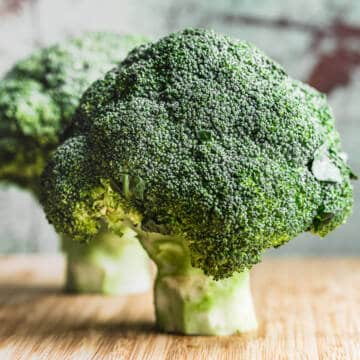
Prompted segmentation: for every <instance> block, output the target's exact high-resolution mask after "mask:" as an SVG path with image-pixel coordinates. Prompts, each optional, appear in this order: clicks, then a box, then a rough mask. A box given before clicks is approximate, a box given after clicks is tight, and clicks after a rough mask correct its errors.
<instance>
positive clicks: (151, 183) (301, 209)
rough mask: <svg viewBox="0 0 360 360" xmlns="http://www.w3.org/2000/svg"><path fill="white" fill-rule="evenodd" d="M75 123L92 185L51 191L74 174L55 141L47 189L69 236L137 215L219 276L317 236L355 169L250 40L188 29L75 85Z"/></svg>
mask: <svg viewBox="0 0 360 360" xmlns="http://www.w3.org/2000/svg"><path fill="white" fill-rule="evenodd" d="M75 122H76V123H78V124H85V126H84V127H83V128H81V126H80V127H78V132H77V133H78V134H82V135H83V136H84V137H85V138H86V143H87V144H88V145H87V146H89V148H90V149H91V152H90V153H89V159H88V161H87V162H88V163H89V164H91V165H90V166H91V167H92V168H94V169H96V171H97V174H98V175H97V179H98V185H97V186H94V187H93V190H92V191H89V190H88V188H86V190H84V191H83V185H82V184H79V185H80V187H78V186H76V187H75V189H76V191H75V192H71V194H74V193H75V194H76V196H72V197H70V198H69V197H68V195H65V196H66V198H65V199H63V200H62V201H58V200H56V199H57V197H58V196H63V194H67V191H66V190H64V189H63V187H62V186H60V187H59V186H58V184H59V185H62V184H67V183H68V182H72V181H74V180H72V179H69V180H65V179H66V178H67V177H68V176H69V175H70V177H71V178H72V177H74V176H75V175H74V174H73V173H68V172H67V170H66V169H67V168H68V167H69V165H68V164H67V160H64V159H63V158H64V156H63V155H60V153H61V152H62V151H64V150H63V147H60V148H59V149H58V150H57V151H56V152H55V156H54V159H53V160H52V163H51V165H50V167H49V168H48V170H47V171H46V173H45V177H44V188H45V196H44V199H43V203H44V205H45V209H46V211H47V214H48V217H49V220H50V221H51V222H53V223H54V224H55V226H56V227H57V228H58V229H66V232H68V233H69V234H71V235H74V234H75V235H77V236H78V237H81V233H82V232H84V233H86V236H88V234H89V233H91V232H92V230H88V229H91V228H92V226H98V225H96V224H98V223H103V222H105V223H108V224H109V225H108V226H111V227H112V226H113V225H114V224H116V222H117V221H118V222H121V221H133V224H134V226H136V225H138V224H139V222H140V221H141V229H140V230H138V231H139V233H144V232H145V233H158V234H159V235H161V236H165V237H168V238H169V239H172V240H170V241H173V242H177V243H178V242H179V241H178V240H179V239H181V241H180V243H181V244H184V243H185V244H186V246H185V247H186V248H187V249H188V250H186V251H187V252H186V253H187V254H188V256H189V258H190V260H191V264H192V265H193V266H194V267H196V268H200V269H202V270H203V271H204V273H205V274H206V275H211V276H213V277H214V278H215V279H221V278H226V277H229V276H231V275H232V274H234V273H235V272H241V271H243V270H245V269H248V268H251V267H252V266H253V265H254V264H256V263H258V262H259V261H260V259H261V255H262V253H263V252H264V250H265V249H267V248H270V247H277V246H280V245H282V244H284V243H285V242H287V241H289V240H290V239H292V238H294V237H295V236H297V235H298V234H300V233H302V232H304V231H312V232H315V233H317V234H319V235H321V236H323V235H326V234H327V233H328V232H329V231H331V230H333V229H334V228H336V227H337V226H338V225H340V224H342V223H343V222H344V221H345V219H346V218H347V216H348V215H349V213H350V212H351V207H352V186H351V183H350V178H351V171H350V170H349V168H348V166H347V164H346V162H345V160H344V157H343V154H342V152H341V144H340V139H339V134H338V133H337V131H336V129H335V125H334V118H333V115H332V113H331V110H330V108H329V106H328V104H327V102H326V99H325V97H324V96H323V95H321V94H320V93H318V92H317V91H316V90H314V89H312V88H310V87H308V86H306V85H303V84H302V83H300V82H297V81H294V80H293V79H291V78H290V77H289V76H288V75H287V74H286V73H285V71H284V70H283V69H282V68H281V67H280V66H279V65H278V64H276V63H275V62H273V61H272V60H271V59H269V58H268V57H267V56H266V55H264V54H263V53H262V52H261V51H259V50H258V49H257V48H256V47H254V46H253V45H251V44H249V43H246V42H241V41H236V40H233V39H230V38H228V37H225V36H221V35H218V34H216V33H214V32H211V31H206V30H192V29H190V30H184V31H182V32H179V33H174V34H171V35H169V36H167V37H165V38H163V39H161V40H160V41H158V42H155V43H153V44H148V45H145V46H141V47H138V48H136V49H135V50H133V51H132V52H131V53H130V54H129V55H128V57H127V58H126V59H125V60H124V61H123V62H122V63H121V64H120V66H119V67H118V68H116V69H113V70H111V71H110V72H108V73H107V74H106V76H105V77H104V79H102V80H99V81H97V82H95V83H94V84H93V85H92V86H91V87H90V89H89V90H88V91H87V92H86V93H85V94H84V96H83V97H82V99H81V102H80V105H79V109H78V111H77V114H76V119H75ZM63 146H65V144H64V145H63ZM58 154H59V155H58ZM65 158H67V157H65ZM58 164H60V165H61V166H62V167H61V171H57V170H55V169H57V168H58ZM69 168H71V166H70V167H69ZM94 189H95V190H94ZM105 193H106V196H104V195H103V194H105ZM88 194H91V195H88ZM71 199H74V201H73V202H72V200H71ZM84 199H85V201H84ZM105 199H106V200H105ZM109 199H111V205H110V206H108V205H107V202H109V201H110V200H109ZM69 204H72V205H71V211H69V212H68V213H66V212H67V211H68V209H69ZM54 205H55V206H54ZM79 208H81V211H80V212H78V211H77V209H79ZM84 214H86V216H84ZM131 219H133V220H131ZM89 221H90V223H91V224H92V225H91V226H90V225H89V224H88V222H89ZM161 236H160V239H162V238H161ZM163 240H164V239H163ZM163 240H162V241H163Z"/></svg>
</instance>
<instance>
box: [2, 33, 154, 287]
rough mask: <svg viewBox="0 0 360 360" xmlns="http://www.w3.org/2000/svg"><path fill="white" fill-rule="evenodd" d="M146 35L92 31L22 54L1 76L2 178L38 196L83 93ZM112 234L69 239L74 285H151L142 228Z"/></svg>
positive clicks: (70, 282) (69, 268)
mask: <svg viewBox="0 0 360 360" xmlns="http://www.w3.org/2000/svg"><path fill="white" fill-rule="evenodd" d="M145 41H146V40H145V39H144V38H142V37H135V36H128V35H125V36H121V35H118V34H114V33H87V34H84V35H83V36H80V37H76V38H72V39H69V40H67V41H65V42H63V43H60V44H57V45H53V46H50V47H47V48H43V49H40V50H37V51H35V52H34V53H33V54H32V55H30V56H29V57H27V58H26V59H23V60H20V61H19V62H18V63H17V64H16V65H15V66H14V67H13V68H12V69H11V70H10V71H9V72H8V73H7V74H6V75H5V77H4V78H3V79H2V80H1V82H0V133H1V135H0V181H2V182H3V183H8V184H15V185H17V186H20V187H21V188H23V189H25V190H27V191H30V192H32V193H33V194H34V195H35V198H38V197H39V195H40V193H41V187H40V174H41V173H42V171H43V169H44V166H45V164H46V161H47V159H48V157H49V156H50V153H51V152H52V151H53V150H54V149H55V148H56V146H57V145H58V144H59V143H60V142H61V139H62V137H63V136H65V135H64V132H65V133H66V132H69V131H70V127H69V124H70V123H71V119H72V117H73V116H74V113H75V111H76V108H77V105H78V103H79V100H80V97H81V95H82V93H83V92H84V91H85V90H86V88H87V87H88V86H89V85H90V84H91V83H92V82H93V81H95V80H97V79H98V78H99V77H101V76H103V75H104V74H105V73H106V71H108V70H110V69H111V68H112V67H113V66H115V65H117V64H118V63H119V62H120V61H121V60H122V59H123V58H124V57H125V55H126V54H127V52H128V51H129V50H131V49H132V48H133V47H134V46H137V45H140V44H142V43H144V42H145ZM110 235H111V234H106V233H105V232H101V235H100V234H99V235H98V238H99V239H98V241H95V242H93V243H92V244H91V246H86V245H84V244H79V243H75V242H70V241H69V240H68V239H67V238H66V237H63V238H62V242H63V244H62V246H63V250H64V251H65V253H66V254H67V260H68V265H67V274H68V275H67V284H66V287H67V289H68V290H72V291H78V292H83V291H84V292H88V291H93V292H104V293H131V292H138V291H143V290H146V289H147V288H148V287H149V286H150V283H151V277H150V273H149V264H148V257H147V255H146V253H145V252H144V250H143V248H142V247H141V245H140V244H139V242H138V240H137V238H136V236H135V233H134V232H133V231H131V229H127V230H126V231H125V232H124V236H123V238H120V237H119V236H115V235H114V234H112V235H111V236H110ZM100 238H101V239H102V241H100ZM135 269H136V271H135ZM129 271H130V272H132V273H133V277H132V278H129ZM90 273H92V274H93V276H91V277H90V276H89V275H86V274H90ZM135 275H136V276H135Z"/></svg>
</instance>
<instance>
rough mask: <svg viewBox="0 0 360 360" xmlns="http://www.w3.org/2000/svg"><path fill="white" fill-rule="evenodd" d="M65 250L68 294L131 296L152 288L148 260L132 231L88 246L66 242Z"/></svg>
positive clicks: (102, 239)
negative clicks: (69, 292)
mask: <svg viewBox="0 0 360 360" xmlns="http://www.w3.org/2000/svg"><path fill="white" fill-rule="evenodd" d="M69 243H70V244H69ZM63 248H64V251H65V254H66V255H67V273H66V289H67V290H68V291H71V292H77V293H99V294H109V295H128V294H136V293H142V292H146V291H148V290H149V289H150V288H151V284H152V277H151V271H150V262H149V258H148V256H147V254H146V252H145V251H144V249H143V248H142V246H141V245H140V243H139V241H138V240H137V238H136V236H135V233H134V232H133V231H132V230H130V229H128V230H127V232H126V233H125V234H124V235H123V236H122V237H119V236H117V235H115V234H111V233H105V234H101V239H96V240H95V241H94V243H89V244H80V243H76V242H75V241H72V240H71V239H70V240H64V241H63Z"/></svg>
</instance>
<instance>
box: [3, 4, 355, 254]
mask: <svg viewBox="0 0 360 360" xmlns="http://www.w3.org/2000/svg"><path fill="white" fill-rule="evenodd" d="M189 26H191V27H205V28H211V29H214V30H217V31H219V32H221V33H224V34H228V35H231V36H233V37H236V38H239V39H242V40H248V41H251V42H253V43H255V44H256V45H257V46H258V47H260V48H261V49H262V50H264V51H265V52H266V53H267V54H268V55H270V56H271V57H272V58H274V59H276V60H277V61H278V62H280V63H281V64H282V65H283V66H284V67H285V68H286V69H287V71H288V73H289V74H290V75H291V76H293V77H296V78H298V79H300V80H302V81H305V82H307V83H310V84H311V85H313V86H314V87H316V88H317V89H319V90H321V91H323V92H325V93H326V94H327V95H328V99H329V102H330V104H331V106H332V108H333V111H334V113H335V116H336V119H337V128H338V130H339V131H340V133H341V135H342V139H343V145H344V148H345V151H346V152H347V153H348V154H349V155H350V156H349V158H350V160H349V162H350V164H351V166H352V167H353V169H354V171H355V173H357V174H360V126H359V120H360V119H359V116H360V1H359V0H301V1H299V0H255V1H254V0H221V1H209V0H181V1H180V0H102V1H98V0H61V1H55V0H0V75H2V74H3V73H4V72H6V70H8V69H9V67H10V66H11V65H12V64H13V63H14V61H16V60H17V59H19V58H21V57H23V56H25V55H27V54H29V53H30V52H31V51H32V50H33V49H35V48H37V47H39V46H43V45H48V44H50V43H53V42H56V41H58V40H61V39H64V38H65V37H67V36H70V35H75V34H80V33H82V32H84V31H86V30H115V31H118V32H122V33H136V34H145V35H147V36H150V37H152V38H153V39H157V38H159V37H161V36H163V35H166V34H167V33H169V32H172V31H176V30H179V29H182V28H184V27H189ZM354 185H355V206H354V214H353V216H352V218H351V219H350V220H349V221H348V223H347V225H346V226H342V227H341V228H339V229H338V230H336V231H334V232H333V233H332V234H331V235H329V236H328V237H327V238H326V239H324V240H322V239H320V238H318V237H314V236H311V235H309V234H305V235H302V236H300V238H299V239H297V240H294V241H292V242H290V243H288V244H287V245H285V246H283V247H281V248H280V249H278V250H272V251H270V252H269V254H271V255H285V254H286V255H289V254H292V255H320V254H323V255H360V238H359V232H360V231H359V230H360V226H359V224H360V205H359V198H360V190H359V189H360V188H359V184H356V183H355V184H354ZM57 250H58V242H57V237H56V235H55V233H54V231H53V230H52V228H51V226H49V225H48V224H47V222H46V219H45V217H44V215H43V213H42V210H41V208H40V207H39V206H38V205H37V203H36V202H35V200H34V199H33V198H32V197H31V195H29V194H28V193H26V192H23V191H20V190H18V189H16V188H12V187H11V188H10V187H8V188H4V187H2V188H0V253H14V252H54V251H57Z"/></svg>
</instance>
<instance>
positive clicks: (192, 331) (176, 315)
mask: <svg viewBox="0 0 360 360" xmlns="http://www.w3.org/2000/svg"><path fill="white" fill-rule="evenodd" d="M155 307H156V316H157V323H158V326H159V327H160V328H161V329H162V330H164V331H167V332H176V333H182V334H189V335H231V334H235V333H245V332H249V331H254V330H256V329H257V321H256V315H255V310H254V305H253V301H252V296H251V290H250V281H249V274H248V272H244V273H241V274H240V273H235V274H234V275H233V276H232V277H231V278H228V279H224V280H219V281H214V280H212V279H210V278H209V277H207V276H205V275H204V274H203V273H202V272H201V271H199V270H196V269H193V270H192V271H191V273H190V274H188V275H168V276H166V275H165V276H161V275H159V276H158V278H157V280H156V284H155Z"/></svg>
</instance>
